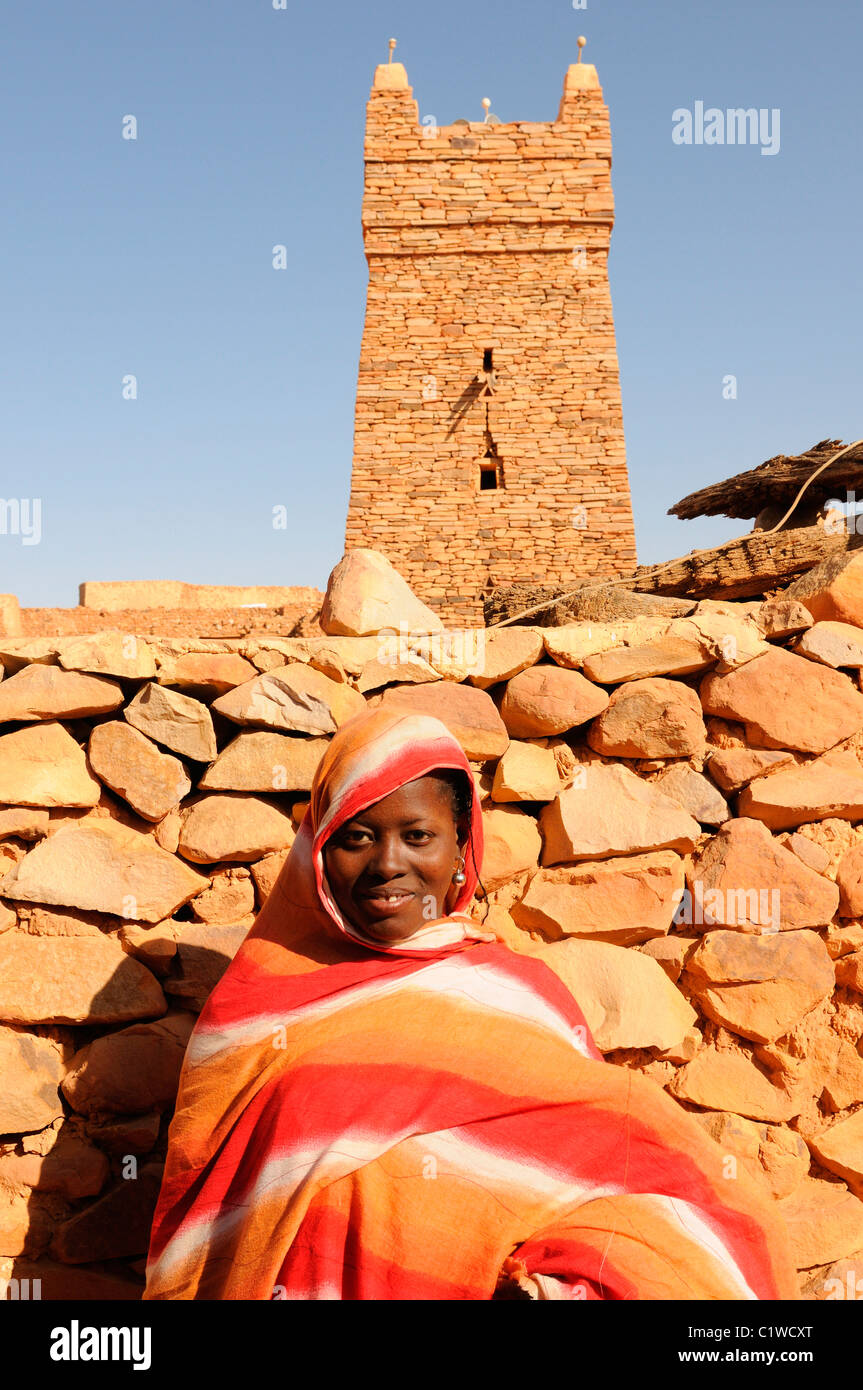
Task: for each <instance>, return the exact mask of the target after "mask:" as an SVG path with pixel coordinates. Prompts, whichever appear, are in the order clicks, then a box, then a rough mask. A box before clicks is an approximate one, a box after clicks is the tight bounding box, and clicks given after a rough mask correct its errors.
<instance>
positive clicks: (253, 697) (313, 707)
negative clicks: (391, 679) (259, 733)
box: [212, 661, 365, 751]
mask: <svg viewBox="0 0 863 1390" xmlns="http://www.w3.org/2000/svg"><path fill="white" fill-rule="evenodd" d="M212 708H213V709H214V710H216V711H217V712H218V713H219V714H223V715H225V717H226V718H228V719H231V720H233V722H234V723H235V724H249V725H252V726H253V727H257V728H264V729H281V730H284V731H290V732H294V733H303V734H332V733H335V731H336V729H337V728H339V727H340V725H342V724H344V723H345V722H346V721H347V720H348V719H350V718H351V717H352V716H353V715H355V714H358V713H360V712H361V711H362V710H363V709H365V701H364V699H363V697H362V695H361V694H360V693H359V691H358V690H354V689H353V688H352V687H351V686H349V685H345V684H344V683H343V682H340V681H334V680H330V678H329V676H325V675H324V673H323V672H322V671H316V670H315V669H314V668H313V667H312V666H306V665H304V664H303V663H302V662H299V661H296V662H289V663H288V664H287V665H286V666H276V667H274V668H273V670H271V671H266V672H265V673H264V674H263V675H261V676H256V677H255V679H254V680H251V681H247V682H246V683H245V685H238V686H237V687H236V689H235V690H229V691H228V693H227V694H226V695H220V696H219V698H218V700H214V701H213V705H212ZM214 751H215V750H214Z"/></svg>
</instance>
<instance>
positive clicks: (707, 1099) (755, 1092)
mask: <svg viewBox="0 0 863 1390" xmlns="http://www.w3.org/2000/svg"><path fill="white" fill-rule="evenodd" d="M668 1090H669V1092H670V1094H671V1095H673V1096H678V1097H679V1098H680V1099H681V1100H688V1101H689V1102H690V1104H692V1105H700V1106H702V1107H703V1108H704V1109H705V1110H723V1111H725V1110H730V1111H732V1112H733V1113H734V1114H735V1115H743V1116H745V1117H746V1118H748V1119H751V1120H766V1121H772V1122H774V1123H781V1122H782V1121H783V1120H790V1119H791V1118H792V1116H793V1115H794V1113H795V1110H794V1105H793V1102H792V1100H791V1098H790V1096H789V1095H788V1094H787V1092H785V1091H783V1090H780V1088H779V1087H778V1086H774V1085H773V1083H772V1082H771V1081H769V1080H768V1078H767V1077H766V1076H765V1075H764V1073H763V1072H762V1071H759V1069H758V1067H756V1065H755V1063H754V1062H752V1061H751V1060H750V1059H749V1057H747V1056H745V1054H744V1053H742V1052H731V1051H727V1052H720V1051H718V1049H717V1048H715V1047H712V1046H707V1047H703V1048H702V1049H701V1051H700V1052H699V1053H698V1055H697V1056H696V1057H693V1059H692V1061H691V1062H688V1063H687V1064H686V1066H685V1067H681V1068H680V1070H679V1071H678V1072H677V1073H676V1074H675V1076H674V1077H673V1079H672V1081H671V1082H670V1084H669V1086H668Z"/></svg>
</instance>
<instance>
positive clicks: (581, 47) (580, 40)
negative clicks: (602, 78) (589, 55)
mask: <svg viewBox="0 0 863 1390" xmlns="http://www.w3.org/2000/svg"><path fill="white" fill-rule="evenodd" d="M390 43H395V39H390ZM576 43H577V44H578V61H579V63H580V62H581V55H582V53H583V51H584V46H585V44H586V43H587V39H586V38H585V37H584V34H579V36H578V38H577V39H576Z"/></svg>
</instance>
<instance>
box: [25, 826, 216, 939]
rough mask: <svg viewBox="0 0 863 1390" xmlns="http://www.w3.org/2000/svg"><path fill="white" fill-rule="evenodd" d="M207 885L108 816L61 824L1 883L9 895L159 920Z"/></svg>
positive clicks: (135, 918) (152, 842)
mask: <svg viewBox="0 0 863 1390" xmlns="http://www.w3.org/2000/svg"><path fill="white" fill-rule="evenodd" d="M206 887H207V879H206V878H205V877H204V876H203V875H202V874H198V873H195V871H194V870H193V869H190V868H189V866H188V865H187V864H184V863H183V861H182V860H181V859H178V858H177V857H176V855H173V854H168V853H167V852H166V851H165V850H163V849H161V848H160V847H159V845H157V844H156V842H155V840H154V839H153V837H152V836H150V835H142V834H140V833H139V831H137V830H132V829H130V828H129V827H128V826H125V825H121V824H120V822H119V821H115V820H109V819H107V818H104V819H100V820H87V821H81V822H80V823H78V824H75V823H72V824H69V825H65V826H63V827H61V829H59V830H58V831H56V833H55V834H53V835H51V836H49V837H48V839H46V840H42V841H40V843H39V844H37V845H35V846H34V847H33V849H31V850H30V852H29V853H28V854H27V855H25V857H24V858H23V859H22V860H21V861H20V863H18V864H16V865H15V867H14V868H13V869H12V870H11V871H10V872H9V873H7V874H6V876H5V878H4V879H2V880H1V881H0V893H2V895H3V896H4V897H6V898H14V899H16V900H23V901H25V902H36V903H47V904H54V905H56V906H61V907H79V908H85V909H92V910H94V911H97V912H109V913H111V914H112V915H114V916H116V917H122V918H124V920H126V921H143V922H161V921H162V920H163V918H165V917H170V916H171V914H172V913H174V912H176V910H177V908H178V907H179V906H180V905H181V904H182V903H186V902H188V901H189V899H190V898H193V897H194V896H195V894H196V893H200V891H201V890H202V888H206Z"/></svg>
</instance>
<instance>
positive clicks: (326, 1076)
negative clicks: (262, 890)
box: [145, 706, 798, 1299]
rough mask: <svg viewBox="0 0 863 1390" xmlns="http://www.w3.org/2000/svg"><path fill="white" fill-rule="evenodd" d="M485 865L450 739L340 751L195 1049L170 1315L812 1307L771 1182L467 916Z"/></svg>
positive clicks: (179, 1146) (178, 1157)
mask: <svg viewBox="0 0 863 1390" xmlns="http://www.w3.org/2000/svg"><path fill="white" fill-rule="evenodd" d="M482 847H483V832H482V816H481V812H480V806H479V794H478V790H477V787H476V784H475V781H474V778H473V774H472V772H471V769H470V764H469V763H468V762H467V760H466V758H465V756H464V754H463V752H462V751H461V748H460V746H459V744H458V743H457V742H456V741H455V739H454V738H453V737H452V736H451V735H450V733H449V732H448V731H447V729H446V727H445V726H444V725H443V724H442V723H441V722H440V721H439V720H437V719H433V718H430V717H428V716H420V715H410V714H404V713H399V712H393V711H391V710H389V709H387V708H385V707H383V706H378V707H377V708H376V709H373V710H371V711H366V712H364V713H362V714H360V715H358V716H356V717H355V718H354V719H352V720H351V721H350V722H349V723H347V724H345V725H343V727H342V728H341V729H340V730H339V732H338V733H337V734H336V735H335V736H334V737H333V739H332V741H331V743H330V744H329V747H328V748H327V750H326V752H325V754H324V757H323V759H322V761H321V763H320V765H319V767H318V770H317V772H316V774H315V778H314V784H313V786H312V791H311V799H310V804H309V808H308V811H307V813H306V816H305V819H304V820H303V823H302V826H301V828H300V831H299V833H298V835H297V838H296V841H295V843H294V845H293V846H292V848H291V852H290V854H289V856H288V858H287V860H286V862H285V864H284V866H283V868H282V871H281V873H280V875H279V878H278V880H277V881H276V884H275V886H274V888H273V890H272V892H271V894H270V896H269V898H268V899H267V902H266V904H265V906H264V907H263V909H262V910H261V912H260V913H259V914H258V917H257V920H256V922H255V925H254V927H253V928H252V930H251V931H250V933H249V935H248V937H247V938H246V940H245V942H244V943H243V945H242V946H241V948H240V950H239V951H238V953H237V955H236V957H235V958H234V960H233V962H232V963H231V965H230V966H229V968H228V970H227V972H226V973H225V975H224V976H223V978H222V980H221V982H220V983H219V985H218V986H217V988H216V989H215V990H214V991H213V993H212V994H211V996H210V998H209V1000H208V1001H207V1004H206V1006H205V1008H204V1010H203V1012H202V1014H201V1016H200V1018H199V1020H198V1023H197V1025H196V1027H195V1030H194V1033H193V1035H192V1038H191V1041H190V1044H189V1048H188V1051H187V1053H186V1058H185V1061H184V1065H183V1072H182V1076H181V1081H180V1092H179V1097H178V1103H177V1110H176V1114H175V1117H174V1120H173V1122H172V1125H171V1130H170V1136H169V1147H168V1156H167V1163H166V1169H165V1176H164V1181H163V1185H162V1190H161V1193H160V1197H159V1203H158V1207H157V1210H156V1215H155V1218H154V1223H153V1231H152V1238H151V1247H150V1257H149V1261H148V1267H147V1288H146V1294H145V1297H146V1298H147V1299H272V1298H291V1299H491V1298H493V1297H497V1298H501V1297H515V1298H540V1299H552V1298H553V1299H567V1298H568V1299H672V1298H674V1299H678V1298H680V1299H725V1298H730V1299H752V1298H755V1299H765V1298H796V1297H797V1296H798V1295H797V1289H796V1281H795V1276H794V1271H793V1268H792V1265H791V1261H790V1257H789V1253H788V1247H787V1239H786V1236H785V1234H784V1231H783V1230H782V1229H781V1228H780V1225H779V1223H778V1221H777V1219H776V1218H775V1217H774V1216H773V1215H772V1213H771V1212H770V1210H769V1208H768V1206H767V1204H766V1203H765V1201H764V1200H763V1199H762V1197H761V1196H760V1194H759V1193H758V1192H757V1191H756V1190H755V1187H754V1185H753V1184H752V1183H751V1181H750V1180H749V1179H747V1178H745V1177H744V1176H742V1175H741V1176H739V1177H737V1178H736V1179H730V1178H728V1177H726V1176H724V1164H723V1155H722V1153H721V1151H720V1149H719V1147H718V1146H717V1145H716V1144H714V1142H713V1140H711V1139H709V1138H708V1137H707V1135H706V1134H705V1133H704V1131H703V1130H702V1129H701V1127H700V1126H699V1125H698V1123H697V1122H696V1121H695V1120H694V1119H691V1118H690V1117H689V1116H688V1115H687V1114H686V1113H685V1112H684V1111H683V1110H682V1109H681V1108H680V1107H679V1106H678V1105H677V1104H676V1103H675V1102H674V1101H673V1100H671V1099H670V1098H669V1097H668V1096H666V1095H665V1093H664V1092H663V1091H661V1090H660V1089H659V1088H658V1087H657V1086H655V1085H654V1083H653V1082H651V1081H649V1080H647V1079H646V1078H645V1077H643V1076H641V1075H639V1074H637V1073H634V1072H632V1071H629V1070H626V1069H623V1068H617V1067H614V1066H610V1065H607V1064H606V1063H605V1062H604V1061H603V1059H602V1057H601V1055H600V1053H599V1052H598V1051H597V1048H596V1046H595V1044H594V1042H593V1040H592V1038H591V1036H590V1033H589V1030H588V1028H587V1025H586V1023H585V1019H584V1016H583V1015H582V1013H581V1010H580V1009H579V1007H578V1004H577V1002H576V1001H575V1000H574V999H573V997H572V995H571V994H570V993H569V991H568V990H567V989H566V987H565V986H564V984H563V983H562V981H561V980H560V979H559V978H558V977H557V976H556V975H555V974H554V973H553V972H552V971H551V970H550V969H549V968H548V966H546V965H545V964H543V963H542V961H541V960H539V959H536V958H535V957H533V956H526V955H524V956H523V955H520V954H518V953H516V952H514V951H511V950H510V949H509V948H508V947H507V946H505V945H504V944H503V943H501V942H499V941H497V940H496V939H495V937H494V936H493V934H492V933H490V932H485V931H483V930H482V928H481V927H480V926H478V925H477V924H476V923H474V922H473V921H471V919H470V918H469V916H467V912H466V910H467V908H468V905H469V903H470V902H471V899H472V898H473V895H474V890H475V888H476V886H477V881H478V870H479V866H480V865H481V862H482Z"/></svg>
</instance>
